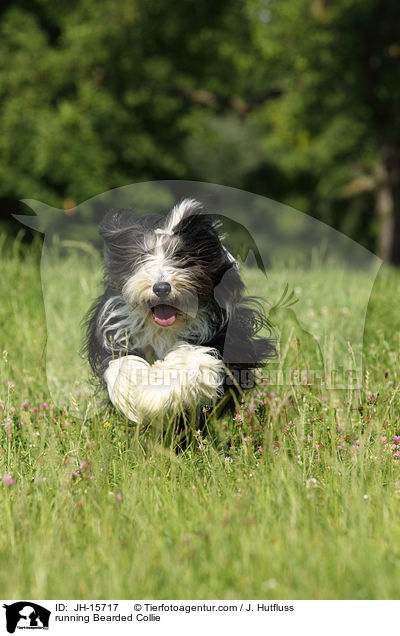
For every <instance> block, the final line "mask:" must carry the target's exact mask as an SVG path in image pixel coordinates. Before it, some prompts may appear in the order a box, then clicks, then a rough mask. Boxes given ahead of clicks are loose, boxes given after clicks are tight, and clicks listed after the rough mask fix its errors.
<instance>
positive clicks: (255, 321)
mask: <svg viewBox="0 0 400 636" xmlns="http://www.w3.org/2000/svg"><path fill="white" fill-rule="evenodd" d="M218 230H219V223H218V221H216V220H214V219H213V218H211V217H210V216H207V214H205V213H204V211H203V209H202V206H201V204H200V203H199V202H197V201H194V200H191V199H185V200H184V201H182V202H181V203H180V204H178V205H176V206H175V207H174V208H173V209H172V210H171V212H170V213H169V214H168V215H167V216H166V217H165V216H161V215H160V216H158V215H149V216H145V217H137V216H135V215H134V213H133V212H132V211H131V210H125V209H122V210H120V209H119V210H112V211H110V212H109V213H108V214H107V215H106V217H105V218H104V220H103V222H102V223H101V225H100V228H99V231H100V234H101V236H102V237H103V239H104V243H105V291H104V293H103V294H102V295H101V296H100V297H99V298H98V299H97V300H96V301H95V303H94V304H93V307H92V308H91V310H90V312H89V314H88V321H87V344H86V350H87V355H88V358H89V362H90V365H91V367H92V370H93V372H94V373H95V375H96V376H98V377H99V378H101V380H102V381H103V382H104V383H105V384H106V386H107V389H108V394H109V397H110V400H111V402H112V403H113V404H114V406H115V407H116V408H117V409H119V410H120V411H121V412H122V413H124V414H125V415H126V416H127V417H128V418H129V419H130V420H132V421H135V422H137V421H142V420H143V419H145V418H151V417H154V416H155V415H160V414H172V415H174V414H178V413H179V412H181V411H193V410H196V409H197V408H198V407H199V406H202V405H211V404H213V403H214V402H215V401H216V400H217V399H218V398H219V397H221V395H222V394H223V392H224V388H225V379H226V370H227V369H229V371H230V372H235V371H237V370H241V369H250V368H254V367H257V366H259V365H261V364H262V363H263V362H264V361H265V359H266V358H267V357H269V356H271V355H273V353H274V347H273V344H272V342H271V340H270V339H268V338H261V337H258V336H257V334H258V332H259V331H260V329H261V328H262V327H264V326H266V320H265V318H264V315H263V312H262V310H261V308H260V306H259V304H258V301H257V300H256V299H254V298H249V297H245V296H244V285H243V283H242V281H241V279H240V276H239V272H238V265H237V262H236V261H235V259H234V258H233V256H232V255H231V254H230V253H229V252H228V250H227V249H226V248H225V247H224V246H223V244H222V241H221V239H220V237H219V234H218ZM161 291H162V293H161ZM238 378H239V382H240V376H238Z"/></svg>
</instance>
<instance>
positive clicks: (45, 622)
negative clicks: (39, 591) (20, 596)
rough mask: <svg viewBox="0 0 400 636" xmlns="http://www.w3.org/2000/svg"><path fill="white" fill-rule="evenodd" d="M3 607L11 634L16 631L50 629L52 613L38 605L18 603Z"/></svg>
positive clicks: (24, 602)
mask: <svg viewBox="0 0 400 636" xmlns="http://www.w3.org/2000/svg"><path fill="white" fill-rule="evenodd" d="M3 607H4V608H5V610H6V627H7V631H8V633H9V634H14V632H15V630H16V629H49V619H50V614H51V612H50V611H49V610H48V609H46V608H45V607H42V606H41V605H37V603H32V601H18V602H17V603H12V604H11V605H3Z"/></svg>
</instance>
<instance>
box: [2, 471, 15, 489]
mask: <svg viewBox="0 0 400 636" xmlns="http://www.w3.org/2000/svg"><path fill="white" fill-rule="evenodd" d="M1 481H2V483H3V484H5V485H6V486H13V485H14V484H15V479H13V478H12V477H11V475H10V473H6V474H5V475H3V479H2V480H1Z"/></svg>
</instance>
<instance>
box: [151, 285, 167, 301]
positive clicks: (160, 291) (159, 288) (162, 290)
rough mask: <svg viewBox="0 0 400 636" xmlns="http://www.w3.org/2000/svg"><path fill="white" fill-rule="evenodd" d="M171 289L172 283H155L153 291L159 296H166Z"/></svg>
mask: <svg viewBox="0 0 400 636" xmlns="http://www.w3.org/2000/svg"><path fill="white" fill-rule="evenodd" d="M170 291H171V285H170V284H169V283H164V282H161V283H155V284H154V285H153V292H154V293H155V294H156V296H158V297H159V298H166V297H167V296H168V294H169V293H170Z"/></svg>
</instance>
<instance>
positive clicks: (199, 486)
mask: <svg viewBox="0 0 400 636" xmlns="http://www.w3.org/2000/svg"><path fill="white" fill-rule="evenodd" d="M2 254H3V255H2V257H1V263H0V264H1V271H2V274H1V278H2V293H1V305H0V334H1V343H0V354H1V362H0V375H1V380H0V381H1V384H0V387H1V399H2V402H1V410H0V417H1V426H0V479H1V477H2V476H3V475H10V476H11V477H12V480H15V483H10V481H9V480H8V482H7V479H6V481H5V482H3V483H1V484H0V596H1V597H2V598H6V599H7V598H9V599H19V598H23V597H27V598H32V599H34V598H38V599H39V598H48V599H50V598H100V599H101V598H103V599H108V598H122V599H123V598H167V599H168V598H181V599H184V598H194V599H203V598H221V599H228V598H232V599H235V598H267V599H284V598H287V599H289V598H291V599H300V598H304V599H321V598H324V599H326V598H343V599H346V598H349V599H350V598H355V599H372V598H397V596H398V571H399V566H400V542H399V537H400V463H399V459H400V458H398V457H397V455H396V452H397V444H396V443H395V444H393V438H394V439H395V442H397V440H396V437H395V436H396V435H398V434H400V411H399V394H400V380H399V345H400V343H399V333H400V330H399V327H400V324H399V323H400V312H399V311H398V305H399V303H398V298H399V293H400V274H399V273H398V272H397V271H394V270H390V269H386V270H384V271H382V272H381V273H380V275H379V277H378V279H377V282H376V285H375V288H374V290H373V294H372V297H371V301H370V304H369V309H368V315H367V321H366V331H365V339H364V356H365V364H364V371H363V389H362V390H360V391H357V390H354V391H352V392H346V391H324V389H321V387H319V386H318V385H307V384H305V385H302V384H300V385H296V386H293V387H291V386H279V387H273V386H269V385H266V384H265V383H264V384H263V385H261V386H260V387H258V389H257V391H258V393H256V394H254V392H252V391H250V392H249V393H248V395H247V397H246V403H245V404H243V405H239V411H238V413H239V416H240V417H239V416H237V417H236V419H233V417H232V416H228V415H226V416H224V417H223V418H222V419H216V418H214V417H213V416H211V417H209V418H208V421H207V430H206V431H205V432H204V433H201V434H200V433H196V432H195V431H194V432H193V435H192V442H191V444H189V446H188V447H187V448H186V449H185V450H184V451H180V452H176V449H175V447H174V446H173V445H169V444H167V443H165V440H164V442H162V440H160V435H158V434H154V433H153V434H152V433H151V432H150V431H149V432H147V433H143V432H141V431H140V430H138V429H137V428H135V427H134V426H132V425H130V424H129V423H128V422H126V421H125V420H124V419H123V418H122V417H120V416H119V415H117V414H116V413H115V412H114V411H113V410H112V409H111V408H110V407H105V408H104V410H100V411H99V412H98V413H97V414H96V415H95V417H94V418H89V417H88V414H87V413H86V414H85V412H84V411H82V412H81V413H80V414H79V404H78V407H76V405H75V406H74V405H73V404H69V403H67V404H66V405H65V407H64V408H63V407H62V406H60V405H59V404H54V403H53V402H52V400H51V398H50V393H49V389H48V386H47V376H46V355H45V345H46V322H45V313H44V305H43V300H42V288H41V280H40V272H39V257H40V250H39V246H33V247H24V245H23V244H21V243H18V242H17V243H15V245H11V246H7V245H5V246H3V252H2ZM76 264H79V268H80V275H82V272H84V270H83V267H84V265H83V261H82V259H81V257H79V258H77V260H76ZM79 268H78V269H79ZM63 271H64V273H63V274H62V275H63V276H64V278H63V280H62V281H60V284H62V288H63V291H64V294H65V296H66V297H67V298H68V294H73V293H74V287H75V284H76V276H77V271H78V270H77V268H73V267H72V266H71V267H70V268H69V270H67V271H69V272H70V281H68V279H67V278H68V274H65V270H63ZM89 273H90V272H89ZM304 276H305V274H303V280H304ZM332 276H337V272H332ZM279 277H280V274H279V273H277V274H276V275H275V274H271V277H270V280H269V281H267V282H265V281H264V279H262V278H261V277H259V276H258V275H256V274H255V273H254V272H248V273H247V280H248V283H249V287H250V290H251V292H252V293H259V294H261V295H264V296H267V297H271V295H272V296H274V294H275V296H276V297H274V298H275V300H276V298H278V297H279V290H280V289H281V288H282V285H283V284H284V280H283V279H282V280H280V278H279ZM68 282H69V283H70V284H68ZM307 284H313V285H314V288H315V295H314V301H315V302H314V303H313V306H311V307H310V312H312V314H310V320H314V319H315V320H318V319H319V318H318V317H319V316H321V317H323V316H324V315H325V316H326V312H325V314H324V311H323V307H324V303H325V301H324V300H323V299H324V293H323V292H324V290H326V288H327V286H328V287H329V272H327V271H323V270H322V269H321V273H320V274H318V273H316V272H314V273H313V279H312V280H311V279H309V280H308V281H307ZM274 285H276V288H274ZM274 290H275V291H274ZM90 294H91V290H89V291H88V300H90V298H89V296H90ZM339 313H340V307H338V315H339ZM321 319H322V318H321ZM327 319H329V320H332V326H331V330H332V331H333V333H335V329H337V333H338V335H339V330H340V329H342V325H341V323H340V321H338V320H336V321H335V320H334V317H333V318H332V316H331V315H328V316H327ZM335 325H336V326H335ZM67 327H68V325H66V328H67ZM63 346H65V347H67V341H66V344H65V345H63V344H62V343H61V345H60V347H61V348H60V351H61V354H60V366H61V367H62V364H63V355H62V347H63ZM66 373H67V374H69V373H70V369H66ZM9 383H11V384H9ZM25 402H27V404H25ZM21 404H22V410H21ZM77 408H78V410H77ZM382 438H386V440H385V439H382ZM8 483H10V485H7V484H8Z"/></svg>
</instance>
